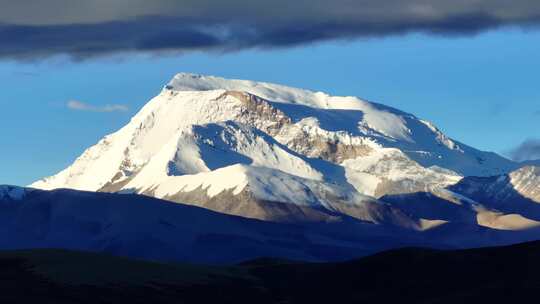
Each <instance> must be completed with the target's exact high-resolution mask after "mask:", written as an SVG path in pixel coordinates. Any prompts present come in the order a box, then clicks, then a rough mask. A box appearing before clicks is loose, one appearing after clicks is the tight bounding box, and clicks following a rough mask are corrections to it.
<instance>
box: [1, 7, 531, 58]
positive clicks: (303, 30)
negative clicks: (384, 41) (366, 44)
mask: <svg viewBox="0 0 540 304" xmlns="http://www.w3.org/2000/svg"><path fill="white" fill-rule="evenodd" d="M0 5H1V7H2V11H1V12H0V58H16V59H35V58H42V57H47V56H53V55H59V54H67V55H70V56H73V57H74V58H87V57H92V56H100V55H107V54H112V53H119V52H156V51H172V52H184V51H193V50H202V51H212V50H215V51H230V50H238V49H245V48H274V47H289V46H295V45H302V44H308V43H314V42H319V41H326V40H334V39H355V38H358V37H379V36H387V35H397V34H404V33H408V32H425V33H431V34H438V35H470V34H475V33H478V32H481V31H485V30H490V29H496V28H499V27H503V26H534V25H536V24H538V23H539V22H540V3H539V2H538V1H527V0H514V1H502V0H476V1H470V0H467V1H465V0H432V1H424V0H412V1H403V0H399V1H398V0H357V1H352V0H336V1H326V0H325V1H323V0H311V1H305V0H298V1H284V0H276V1H272V2H271V3H270V2H269V1H268V2H264V1H252V0H250V1H248V0H230V1H210V0H198V1H194V0H184V1H174V0H154V1H142V0H131V1H126V0H109V1H104V0H85V1H82V0H69V1H68V0H50V1H37V0H19V1H16V4H15V2H14V1H10V0H0Z"/></svg>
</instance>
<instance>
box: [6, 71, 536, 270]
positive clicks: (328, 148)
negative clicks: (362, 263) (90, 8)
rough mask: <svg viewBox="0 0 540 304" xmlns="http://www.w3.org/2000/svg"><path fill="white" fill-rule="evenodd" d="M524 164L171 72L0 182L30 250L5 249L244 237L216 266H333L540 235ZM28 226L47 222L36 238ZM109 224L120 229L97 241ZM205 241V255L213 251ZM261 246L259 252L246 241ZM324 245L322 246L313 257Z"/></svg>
mask: <svg viewBox="0 0 540 304" xmlns="http://www.w3.org/2000/svg"><path fill="white" fill-rule="evenodd" d="M535 164H537V162H528V163H526V164H525V163H517V162H514V161H511V160H509V159H506V158H504V157H502V156H500V155H497V154H495V153H491V152H483V151H480V150H477V149H474V148H472V147H470V146H467V145H465V144H463V143H460V142H458V141H456V140H453V139H451V138H449V137H448V136H446V135H445V134H443V133H442V132H441V131H440V130H439V129H437V127H436V126H435V125H434V124H433V123H431V122H428V121H425V120H422V119H419V118H417V117H416V116H414V115H412V114H408V113H405V112H402V111H399V110H396V109H393V108H390V107H387V106H384V105H381V104H377V103H372V102H368V101H365V100H362V99H359V98H356V97H337V96H329V95H328V94H325V93H322V92H312V91H307V90H302V89H296V88H291V87H286V86H282V85H276V84H269V83H263V82H253V81H246V80H229V79H223V78H219V77H212V76H201V75H193V74H178V75H177V76H175V77H174V79H173V80H172V81H171V82H170V83H169V84H167V85H166V86H165V87H164V89H163V90H162V91H161V93H160V94H159V95H158V96H156V97H155V98H153V99H152V100H151V101H150V102H148V104H147V105H146V106H144V107H143V108H142V109H141V110H140V112H139V113H137V114H136V115H135V116H134V117H133V118H132V119H131V121H130V122H129V123H128V124H127V125H126V126H124V127H123V128H122V129H120V130H119V131H117V132H115V133H113V134H111V135H108V136H106V137H104V138H103V139H102V140H101V141H99V143H97V144H96V145H95V146H93V147H91V148H89V149H88V150H86V151H85V152H84V153H83V154H82V155H81V156H80V157H79V158H78V159H77V160H76V161H75V162H74V163H73V164H72V165H71V166H69V167H68V168H66V169H65V170H63V171H62V172H60V173H58V174H57V175H54V176H52V177H48V178H44V179H42V180H40V181H37V182H35V183H34V184H32V185H30V188H26V189H24V188H14V187H7V186H6V187H3V188H0V201H2V202H3V204H4V205H5V206H9V208H8V207H6V208H7V209H6V210H8V209H9V210H11V211H6V212H7V213H9V212H17V214H18V216H19V217H20V218H16V220H13V219H12V217H6V220H7V221H12V222H14V223H13V224H14V225H15V226H14V227H17V228H13V229H20V227H26V228H25V229H34V230H33V231H32V232H28V233H30V234H28V235H26V236H25V237H23V238H21V240H27V241H28V242H27V243H20V244H18V245H17V246H12V247H13V248H16V247H21V246H23V245H25V246H30V245H32V246H31V247H36V246H34V245H39V244H41V245H43V246H47V247H50V246H52V245H55V246H59V247H62V248H77V249H84V248H86V249H92V250H106V251H110V252H121V253H126V254H127V255H129V256H140V257H152V254H151V253H144V254H143V253H141V254H137V253H136V252H137V251H140V252H147V251H148V250H151V249H149V248H151V247H154V248H160V249H159V250H158V249H155V252H158V251H159V252H160V254H157V255H156V256H154V257H155V258H158V259H173V260H182V259H187V260H192V259H193V258H195V257H201V259H202V260H204V259H205V258H202V257H204V255H203V256H201V255H200V254H199V252H198V251H197V250H195V249H189V250H187V251H186V248H194V247H193V246H192V245H193V244H192V243H189V242H188V243H182V242H183V241H182V242H181V241H178V242H176V241H175V239H174V237H178V238H182V237H184V236H185V237H188V236H189V238H191V239H190V240H193V238H195V239H196V238H200V237H202V236H204V237H206V235H207V234H210V235H214V234H216V233H218V232H219V231H222V232H223V233H224V234H226V235H227V237H226V238H225V239H227V241H226V242H224V243H223V244H227V243H228V242H230V236H231V235H234V236H235V237H238V236H242V237H240V238H237V240H238V242H239V243H238V244H237V245H238V246H239V247H238V248H241V247H242V246H247V247H248V249H249V250H246V251H244V252H243V251H242V250H236V249H235V250H232V249H231V253H230V255H229V253H227V254H226V255H225V256H224V257H223V259H220V258H216V260H221V261H233V260H241V259H245V258H253V257H256V256H278V257H289V258H298V259H308V260H332V259H340V258H347V257H353V256H355V255H356V256H360V255H364V254H368V253H372V252H376V251H379V250H383V249H387V248H394V247H401V246H406V245H428V246H432V247H439V248H463V247H476V246H486V245H498V244H508V243H513V242H519V241H524V240H533V239H538V238H540V207H539V206H540V168H539V167H537V166H535ZM32 188H35V189H42V190H54V189H61V188H67V189H72V191H68V190H55V191H52V192H45V191H38V190H32ZM2 189H3V190H2ZM73 190H78V191H90V192H77V191H73ZM91 192H110V193H117V194H104V193H101V194H100V193H91ZM2 193H3V194H2ZM127 194H130V195H127ZM133 194H142V195H144V196H147V197H153V198H157V199H162V200H166V201H171V202H175V203H177V204H169V203H165V202H164V201H158V200H152V199H151V198H145V197H141V196H136V195H133ZM79 197H84V200H82V199H80V198H79ZM6 201H7V202H10V201H19V202H24V203H16V204H15V205H10V203H6ZM117 201H119V202H121V203H117ZM141 201H144V202H145V203H144V204H141V203H139V202H141ZM43 202H46V203H43ZM96 202H97V203H96ZM36 204H37V205H36ZM42 204H45V205H46V206H48V207H43V206H45V205H43V206H42ZM146 204H148V206H150V205H151V206H153V207H152V208H150V207H146V206H147V205H146ZM186 204H187V205H194V206H198V207H203V208H205V209H210V210H212V211H214V212H210V211H207V210H204V209H198V208H189V207H187V206H186ZM4 205H3V206H4ZM19 205H21V206H33V207H32V208H37V209H35V210H33V209H32V211H30V210H28V211H27V210H26V209H25V208H30V207H25V208H22V207H20V206H19ZM10 208H12V209H13V210H15V209H17V211H13V210H12V209H10ZM39 208H49V209H47V210H49V211H47V212H49V213H46V212H45V211H43V210H42V209H39ZM65 208H67V209H65ZM145 208H148V209H145ZM113 209H114V210H115V212H114V214H113V213H111V211H107V210H113ZM50 210H58V211H57V212H60V213H61V214H62V216H61V217H54V216H52V215H54V214H56V213H52V214H51V213H50V212H52V211H50ZM84 210H88V215H85V211H84ZM145 210H147V211H148V212H149V213H148V214H146V211H145ZM165 210H167V211H165ZM169 210H170V212H171V213H170V215H169ZM195 210H196V211H195ZM43 212H45V214H44V213H43ZM55 212H56V211H55ZM184 213H190V214H196V216H197V217H199V218H201V221H202V222H204V223H206V224H205V225H206V226H205V227H203V226H204V225H202V224H201V223H200V222H197V221H195V220H193V219H192V218H191V217H190V216H188V215H185V214H184ZM25 214H27V215H25ZM30 214H32V215H30ZM25 216H30V217H32V216H36V217H37V219H39V220H37V219H33V218H32V219H28V222H26V221H27V220H26V219H24V217H25ZM84 216H88V217H87V218H84ZM163 216H164V217H166V218H167V219H163V218H162V217H163ZM168 216H170V217H168ZM146 217H148V218H146ZM202 218H204V220H202ZM23 219H24V220H23ZM15 221H21V222H15ZM36 221H37V222H36ZM160 221H163V222H164V223H167V224H160ZM87 222H88V223H87ZM192 222H193V223H192ZM222 222H226V223H227V224H223V223H222ZM31 223H34V224H31ZM35 223H47V224H46V225H45V224H44V225H45V226H43V227H42V228H39V229H41V230H39V229H38V228H35V227H37V226H39V225H36V224H35ZM77 223H79V224H80V223H87V224H88V227H87V228H82V226H80V225H79V224H77ZM230 223H234V224H230ZM239 223H241V224H239ZM17 225H20V226H17ZM56 225H59V226H58V227H64V226H63V225H73V227H76V228H75V230H74V231H79V230H81V229H82V230H84V229H88V230H87V231H82V230H81V231H79V232H81V233H83V235H84V234H85V236H83V235H79V234H77V233H79V232H77V233H75V232H73V235H61V234H62V233H66V232H62V229H64V228H61V229H60V228H58V229H59V230H58V231H55V230H54V229H51V227H56ZM192 225H193V227H191V226H192ZM201 225H202V226H201ZM245 225H248V226H249V228H246V226H245ZM83 226H84V225H83ZM119 226H120V227H122V228H118V227H119ZM131 226H133V227H131ZM30 227H34V228H30ZM65 227H67V226H65ZM98 227H99V228H98ZM106 227H115V228H114V229H119V230H114V229H113V230H111V231H114V232H110V234H108V233H109V232H108V231H107V230H106ZM135 227H137V228H135ZM166 227H168V228H166ZM178 227H182V228H178ZM306 227H309V228H306ZM202 228H204V229H207V230H204V229H202ZM10 229H11V228H10ZM36 229H38V230H36ZM107 229H108V228H107ZM111 229H112V228H111ZM133 229H137V230H133ZM167 229H169V230H167ZM175 229H180V230H181V231H183V232H182V233H180V232H179V231H178V230H175ZM199 229H202V230H199ZM5 231H6V232H5V233H6V235H9V234H10V231H12V230H9V229H7V230H5ZM16 231H24V229H23V230H16ZM136 231H138V232H140V233H141V234H140V235H137V234H136V233H135V232H136ZM261 231H264V233H263V232H261ZM269 231H270V232H269ZM290 231H295V233H293V234H292V235H291V234H290ZM56 233H58V235H57V234H56ZM250 233H251V234H250ZM253 233H255V234H253ZM268 233H269V234H273V236H272V237H270V238H269V237H268ZM296 233H298V234H296ZM311 233H312V234H313V235H311ZM68 234H69V233H68ZM218 234H219V233H218ZM42 235H43V238H42V239H41V240H43V242H42V243H39V242H38V240H40V237H42ZM308 235H309V236H308ZM295 236H296V237H297V240H296V241H295V239H294V237H295ZM48 237H51V238H52V239H50V240H48ZM204 237H202V238H204ZM63 238H65V239H63ZM71 238H75V239H78V241H74V240H72V239H71ZM89 238H91V241H90V239H89ZM127 238H131V239H129V240H128V239H127ZM8 239H9V238H8ZM53 239H54V241H51V240H53ZM211 239H212V238H210V239H205V240H208V242H207V243H205V245H204V246H207V245H208V244H211V245H212V244H213V245H212V246H214V245H216V246H217V244H222V243H220V240H223V239H220V238H219V237H218V240H217V241H215V242H214V241H210V240H211ZM143 240H144V241H143ZM247 240H249V241H247ZM261 240H264V241H263V243H264V245H261V246H259V245H257V246H252V245H253V244H256V243H257V242H261ZM278 240H279V241H278ZM10 241H14V240H10ZM10 241H5V242H4V245H3V246H4V247H9V246H10V243H9V242H10ZM49 241H50V242H49ZM21 242H22V241H21ZM51 242H52V243H51ZM107 242H111V244H112V245H106V244H107ZM115 242H119V243H115ZM186 242H187V241H186ZM250 242H251V243H250ZM280 242H281V243H280ZM83 243H84V244H83ZM120 243H121V244H120ZM145 243H146V244H145ZM247 243H249V244H251V245H246V244H247ZM293 243H294V245H292V244H293ZM72 244H78V245H76V246H74V247H71V245H72ZM147 244H153V245H152V246H148V245H147ZM186 244H190V245H186ZM197 244H198V243H197ZM229 244H236V243H234V242H233V243H229ZM270 244H272V245H270ZM63 245H65V246H63ZM322 245H324V246H328V247H329V248H333V249H332V250H333V252H335V253H334V254H331V253H329V254H327V253H328V252H326V253H321V252H323V251H324V250H318V249H316V250H315V251H313V250H312V249H313V248H315V247H317V246H322ZM107 246H109V247H107ZM115 246H117V247H115ZM185 246H187V247H185ZM190 246H191V247H190ZM208 246H210V245H208ZM290 246H292V248H293V249H290V248H289V247H290ZM310 246H311V247H310ZM313 246H315V247H313ZM338 247H339V248H341V249H340V250H335V249H336V248H338ZM111 248H113V249H112V250H110V249H111ZM114 248H121V249H118V251H115V250H116V249H114ZM167 248H168V249H167ZM242 248H243V247H242ZM287 248H289V249H287ZM310 248H311V249H310ZM317 248H320V247H317ZM162 252H166V253H167V254H163V253H162ZM188 252H191V253H188ZM195 252H196V253H195ZM244 253H245V254H244ZM190 254H191V255H190Z"/></svg>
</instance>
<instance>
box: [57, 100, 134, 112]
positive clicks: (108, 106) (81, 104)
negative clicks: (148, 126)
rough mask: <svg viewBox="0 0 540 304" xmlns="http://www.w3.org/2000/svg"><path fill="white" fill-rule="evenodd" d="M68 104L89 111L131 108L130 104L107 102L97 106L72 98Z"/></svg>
mask: <svg viewBox="0 0 540 304" xmlns="http://www.w3.org/2000/svg"><path fill="white" fill-rule="evenodd" d="M66 105H67V107H68V108H69V109H71V110H75V111H87V112H102V113H105V112H127V111H128V110H129V107H128V106H126V105H122V104H106V105H103V106H96V105H92V104H89V103H85V102H82V101H78V100H70V101H68V102H67V104H66Z"/></svg>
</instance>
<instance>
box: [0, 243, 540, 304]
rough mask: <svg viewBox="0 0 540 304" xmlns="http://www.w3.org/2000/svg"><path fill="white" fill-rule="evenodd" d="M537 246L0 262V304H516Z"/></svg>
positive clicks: (2, 256)
mask: <svg viewBox="0 0 540 304" xmlns="http://www.w3.org/2000/svg"><path fill="white" fill-rule="evenodd" d="M538 256H540V242H533V243H525V244H520V245H513V246H508V247H498V248H483V249H469V250H459V251H436V250H430V249H418V248H416V249H400V250H394V251H390V252H384V253H380V254H377V255H373V256H369V257H366V258H362V259H359V260H355V261H350V262H342V263H321V264H313V263H295V262H287V261H279V260H264V259H260V260H255V261H252V262H249V263H244V264H240V265H237V266H230V267H209V266H202V265H197V266H194V265H187V264H183V265H182V264H159V263H150V262H142V261H136V260H128V259H123V258H117V257H112V256H107V255H100V254H92V253H82V252H71V251H60V250H30V251H9V252H2V253H0V279H1V284H0V300H1V301H2V302H3V303H13V302H17V303H23V302H25V303H26V302H30V301H34V300H39V302H40V303H509V302H516V303H520V302H521V303H523V302H525V301H526V300H530V299H534V298H536V297H537V295H538V293H539V292H540V279H539V278H538V275H537V274H538V273H539V271H540V262H539V261H538Z"/></svg>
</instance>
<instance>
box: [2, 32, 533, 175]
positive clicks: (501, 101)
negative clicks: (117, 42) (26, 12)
mask: <svg viewBox="0 0 540 304" xmlns="http://www.w3.org/2000/svg"><path fill="white" fill-rule="evenodd" d="M539 38H540V32H538V31H523V30H517V29H514V30H512V29H506V30H498V31H490V32H487V33H483V34H480V35H476V36H466V37H465V36H464V37H451V38H450V37H443V36H433V35H431V36H426V35H421V34H410V35H401V36H389V37H386V38H365V39H360V40H355V41H350V42H325V43H317V44H312V45H307V46H306V45H304V46H301V47H296V48H287V49H271V50H265V51H261V50H244V51H240V52H233V53H217V52H205V53H195V54H193V53H191V54H184V55H178V56H171V55H169V56H162V55H158V54H154V55H151V56H150V55H149V56H141V55H129V56H126V55H118V56H116V57H106V58H103V59H89V60H84V61H79V62H73V61H70V60H68V59H65V58H52V59H46V60H39V61H33V62H20V61H8V60H3V61H0V83H1V84H2V85H1V86H0V88H1V90H0V109H1V113H2V114H3V115H2V118H1V119H0V130H1V131H0V132H1V133H0V134H1V136H2V145H1V148H0V168H1V170H0V184H18V185H25V184H28V183H30V182H32V181H34V180H36V179H38V178H41V177H44V176H48V175H52V174H54V173H56V172H57V171H58V170H60V169H62V168H64V167H66V166H67V165H69V164H70V163H71V162H72V161H73V160H74V159H75V158H76V157H77V156H78V155H80V154H81V153H82V151H83V150H84V149H85V148H87V147H89V146H90V145H92V144H94V143H96V142H97V141H98V140H99V139H100V138H101V137H103V136H104V135H105V134H107V133H111V132H113V131H115V130H116V129H118V128H120V127H121V126H122V125H124V124H125V123H126V122H127V121H128V120H129V118H130V117H131V116H132V115H133V114H134V113H135V112H136V111H137V110H138V109H139V108H140V107H141V106H142V105H143V104H144V103H145V102H146V101H148V100H149V99H150V98H151V97H152V96H154V95H156V94H157V93H158V92H159V91H160V89H161V87H162V86H163V85H165V84H166V82H167V81H168V80H169V79H170V78H171V77H172V76H173V75H174V74H175V73H178V72H194V73H201V74H212V75H217V76H223V77H233V78H245V79H254V80H262V81H269V82H277V83H282V84H287V85H291V86H298V87H303V88H308V89H314V90H321V91H326V92H329V93H332V94H336V95H356V96H360V97H362V98H365V99H368V100H372V101H376V102H380V103H383V104H387V105H390V106H393V107H396V108H399V109H401V110H404V111H407V112H410V113H413V114H415V115H417V116H419V117H421V118H424V119H428V120H430V121H433V122H434V123H435V124H436V125H437V126H439V127H440V128H441V129H442V130H443V131H445V132H446V133H447V134H448V135H450V136H451V137H453V138H455V139H457V140H459V141H462V142H464V143H467V144H469V145H472V146H474V147H477V148H480V149H484V150H490V151H496V152H499V153H506V152H507V151H509V150H510V149H512V148H514V147H516V146H517V145H519V144H520V143H522V142H523V141H525V140H527V139H530V138H538V137H539V136H540V134H539V128H538V125H539V124H538V121H539V120H540V90H538V71H540V56H538V54H540V39H539ZM70 100H77V101H81V102H85V103H88V104H92V105H94V106H95V107H100V106H104V105H107V104H122V105H126V106H127V107H128V108H129V110H127V111H114V112H98V111H76V110H73V109H69V108H68V107H67V106H66V105H67V103H68V102H69V101H70Z"/></svg>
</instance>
